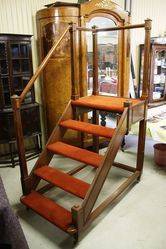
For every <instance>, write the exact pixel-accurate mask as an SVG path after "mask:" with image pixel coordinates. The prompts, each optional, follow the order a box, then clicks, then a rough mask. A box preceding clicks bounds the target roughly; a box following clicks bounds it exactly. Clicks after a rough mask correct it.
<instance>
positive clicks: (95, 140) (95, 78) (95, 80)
mask: <svg viewBox="0 0 166 249" xmlns="http://www.w3.org/2000/svg"><path fill="white" fill-rule="evenodd" d="M92 29H93V31H92V36H93V38H92V41H93V91H92V94H93V95H98V94H99V85H98V48H97V33H96V32H95V30H96V26H93V27H92ZM98 123H99V112H98V111H97V110H93V124H98ZM93 149H94V151H96V152H98V151H99V137H97V136H93Z"/></svg>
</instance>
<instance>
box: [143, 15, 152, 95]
mask: <svg viewBox="0 0 166 249" xmlns="http://www.w3.org/2000/svg"><path fill="white" fill-rule="evenodd" d="M151 22H152V21H151V20H150V19H147V20H145V45H144V67H143V84H142V96H141V99H147V98H148V96H149V86H150V83H149V73H150V36H151Z"/></svg>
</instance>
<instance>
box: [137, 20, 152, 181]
mask: <svg viewBox="0 0 166 249" xmlns="http://www.w3.org/2000/svg"><path fill="white" fill-rule="evenodd" d="M150 34H151V20H150V19H147V20H145V45H144V68H143V85H142V96H141V99H144V100H145V112H144V119H143V120H141V121H140V122H139V137H138V150H137V165H136V170H138V171H140V172H141V173H142V170H143V163H144V150H145V139H146V116H147V104H148V96H149V86H150V83H149V79H150V78H149V70H150ZM140 177H141V175H140V176H139V177H138V180H140Z"/></svg>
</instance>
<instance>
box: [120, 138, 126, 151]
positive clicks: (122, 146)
mask: <svg viewBox="0 0 166 249" xmlns="http://www.w3.org/2000/svg"><path fill="white" fill-rule="evenodd" d="M125 144H126V141H125V136H124V138H123V140H122V144H121V150H122V151H123V152H124V147H125Z"/></svg>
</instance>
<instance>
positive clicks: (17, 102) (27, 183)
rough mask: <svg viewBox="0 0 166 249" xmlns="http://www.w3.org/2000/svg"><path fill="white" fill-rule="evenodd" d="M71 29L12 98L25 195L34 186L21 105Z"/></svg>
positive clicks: (67, 29)
mask: <svg viewBox="0 0 166 249" xmlns="http://www.w3.org/2000/svg"><path fill="white" fill-rule="evenodd" d="M69 28H70V27H67V28H66V30H65V31H64V33H63V34H62V35H61V37H60V38H59V40H58V41H57V42H55V43H54V44H53V46H52V48H51V49H50V51H49V52H48V54H47V55H46V57H45V58H44V60H43V61H42V63H41V64H40V66H39V67H38V68H37V70H36V72H35V74H34V75H33V76H32V78H31V79H30V81H29V82H28V84H27V85H26V87H25V88H24V90H23V92H22V93H21V95H20V96H17V95H13V96H12V97H11V101H12V107H13V116H14V126H15V134H16V140H17V149H18V154H19V163H20V173H21V183H22V190H23V194H27V193H29V191H30V189H31V185H32V184H31V177H30V176H29V175H28V169H27V163H26V158H25V146H24V135H23V128H22V121H21V104H22V102H23V100H24V99H25V96H26V94H27V93H28V92H29V90H30V89H31V88H32V86H33V85H34V83H35V80H36V79H37V78H38V76H39V75H40V74H41V73H42V72H43V70H44V68H45V67H46V66H47V64H48V62H49V59H50V58H51V56H52V55H53V53H54V51H55V50H56V48H57V47H58V45H59V44H60V43H61V41H62V40H63V38H64V37H65V35H66V34H67V32H68V31H69Z"/></svg>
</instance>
